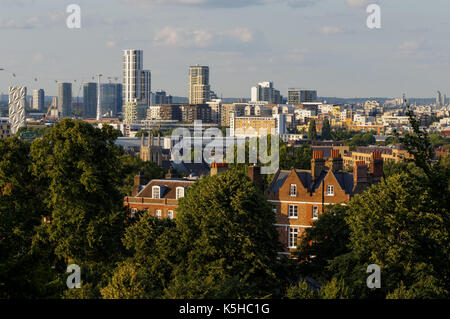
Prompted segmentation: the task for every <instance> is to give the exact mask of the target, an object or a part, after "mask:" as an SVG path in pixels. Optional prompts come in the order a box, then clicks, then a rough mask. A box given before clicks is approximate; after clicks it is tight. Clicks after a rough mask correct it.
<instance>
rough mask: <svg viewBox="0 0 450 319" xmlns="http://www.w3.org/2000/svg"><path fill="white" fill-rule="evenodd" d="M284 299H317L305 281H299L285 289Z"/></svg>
mask: <svg viewBox="0 0 450 319" xmlns="http://www.w3.org/2000/svg"><path fill="white" fill-rule="evenodd" d="M286 298H288V299H315V298H317V296H316V294H315V293H314V290H312V289H311V288H310V287H309V286H308V283H307V282H306V281H305V280H301V281H299V282H298V284H296V285H291V286H289V287H288V288H287V289H286Z"/></svg>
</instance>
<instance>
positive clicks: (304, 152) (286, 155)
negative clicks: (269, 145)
mask: <svg viewBox="0 0 450 319" xmlns="http://www.w3.org/2000/svg"><path fill="white" fill-rule="evenodd" d="M279 154H280V169H291V168H292V167H294V168H296V169H310V168H311V159H312V149H311V147H310V145H309V144H303V145H302V146H301V147H295V146H290V147H288V146H287V145H286V144H281V146H280V151H279Z"/></svg>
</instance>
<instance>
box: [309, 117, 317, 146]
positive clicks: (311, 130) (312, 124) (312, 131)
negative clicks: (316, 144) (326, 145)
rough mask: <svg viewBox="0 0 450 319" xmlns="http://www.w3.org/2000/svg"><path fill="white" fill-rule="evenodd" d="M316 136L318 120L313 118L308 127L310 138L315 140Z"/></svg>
mask: <svg viewBox="0 0 450 319" xmlns="http://www.w3.org/2000/svg"><path fill="white" fill-rule="evenodd" d="M316 138H317V131H316V121H315V120H311V121H309V127H308V139H309V140H311V141H314V140H315V139H316Z"/></svg>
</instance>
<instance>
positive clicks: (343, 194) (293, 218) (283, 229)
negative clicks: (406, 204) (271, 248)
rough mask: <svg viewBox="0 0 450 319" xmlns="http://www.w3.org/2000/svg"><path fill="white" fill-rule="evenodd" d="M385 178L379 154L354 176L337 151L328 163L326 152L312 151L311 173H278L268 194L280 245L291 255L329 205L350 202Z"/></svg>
mask: <svg viewBox="0 0 450 319" xmlns="http://www.w3.org/2000/svg"><path fill="white" fill-rule="evenodd" d="M382 176H383V160H382V159H381V154H380V153H373V154H372V159H371V162H370V166H368V165H367V164H365V163H364V162H357V163H356V166H355V168H354V173H353V174H352V173H348V172H345V171H343V160H342V157H341V156H340V154H339V151H338V150H332V152H331V158H330V159H328V161H325V159H324V158H323V151H313V159H312V160H311V170H299V169H291V170H279V171H278V172H277V173H276V174H275V175H274V177H273V179H272V182H271V184H270V185H269V187H268V189H267V190H266V192H265V195H266V198H267V199H268V201H269V202H270V203H271V204H272V206H273V212H274V213H275V214H276V227H277V229H278V232H279V236H280V242H281V243H282V244H283V245H284V247H285V250H284V251H283V252H280V254H285V255H289V254H290V252H292V251H293V250H294V249H295V248H297V246H298V239H299V238H300V236H301V234H302V232H303V231H304V230H305V229H306V228H309V227H311V226H312V224H313V222H314V221H315V220H317V219H318V217H319V215H320V214H321V213H322V212H323V211H324V207H325V206H326V205H331V204H341V203H346V202H348V201H350V199H351V198H352V196H353V195H354V194H357V193H360V192H362V191H364V190H365V189H366V188H367V187H369V186H370V185H371V184H374V183H377V182H378V181H380V180H381V177H382Z"/></svg>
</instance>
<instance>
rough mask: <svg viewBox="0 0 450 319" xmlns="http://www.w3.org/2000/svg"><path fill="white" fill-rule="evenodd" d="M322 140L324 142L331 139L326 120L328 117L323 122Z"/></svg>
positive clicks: (329, 128)
mask: <svg viewBox="0 0 450 319" xmlns="http://www.w3.org/2000/svg"><path fill="white" fill-rule="evenodd" d="M322 139H324V140H331V139H332V136H331V125H330V120H329V119H328V117H326V118H325V119H324V120H323V125H322Z"/></svg>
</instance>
